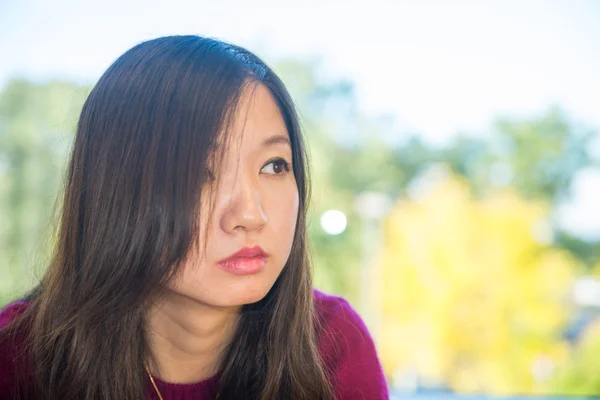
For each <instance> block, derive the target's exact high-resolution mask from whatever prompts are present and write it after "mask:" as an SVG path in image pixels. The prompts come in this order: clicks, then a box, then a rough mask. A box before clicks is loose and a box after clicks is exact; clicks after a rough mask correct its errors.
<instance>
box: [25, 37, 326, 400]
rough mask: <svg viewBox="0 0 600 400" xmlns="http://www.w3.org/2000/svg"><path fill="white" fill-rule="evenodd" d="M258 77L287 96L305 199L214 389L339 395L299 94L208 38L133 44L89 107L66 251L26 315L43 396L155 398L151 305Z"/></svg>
mask: <svg viewBox="0 0 600 400" xmlns="http://www.w3.org/2000/svg"><path fill="white" fill-rule="evenodd" d="M248 84H262V85H265V86H266V87H267V88H268V89H269V90H270V92H271V93H272V95H273V97H274V98H275V100H276V102H277V103H278V105H279V109H280V111H281V114H282V116H283V118H284V120H285V123H286V125H287V129H288V133H289V137H290V140H291V143H292V152H293V171H294V173H295V178H296V182H297V185H298V191H299V197H300V211H299V213H298V221H297V228H296V232H295V238H294V242H293V245H292V250H291V254H290V256H289V259H288V261H287V265H286V266H285V268H284V269H283V272H282V273H281V275H280V276H279V278H278V279H277V281H276V283H275V284H274V286H273V287H272V289H271V290H270V291H269V293H268V294H267V295H266V297H265V298H264V299H262V300H261V301H259V302H257V303H254V304H250V305H246V306H244V307H243V309H242V315H241V318H240V320H239V325H238V328H237V331H236V333H235V336H234V338H233V340H232V342H231V344H230V346H229V347H228V349H227V350H226V352H225V353H224V356H223V357H222V360H221V363H220V368H219V370H220V379H219V385H218V388H217V392H216V393H215V396H216V398H218V399H242V398H243V399H262V400H271V399H307V400H309V399H310V400H315V399H331V398H332V389H331V385H330V383H329V382H328V378H327V377H328V373H327V371H325V367H324V366H323V363H322V361H321V359H320V356H319V353H318V348H317V344H316V339H315V327H314V326H315V325H314V323H315V322H316V320H315V319H314V306H313V294H312V287H311V271H310V268H309V261H308V257H307V253H306V252H307V250H306V248H307V240H306V206H307V199H308V197H309V193H308V192H309V186H308V171H307V165H306V158H305V147H304V144H303V140H302V136H301V130H300V126H299V123H298V117H297V114H296V112H295V109H294V105H293V103H292V100H291V98H290V96H289V94H288V92H287V90H286V89H285V87H284V85H283V83H282V82H281V80H280V79H279V78H278V77H277V76H276V74H275V73H274V72H273V71H272V70H271V69H270V68H269V67H268V66H267V65H266V64H265V63H264V62H263V61H262V60H261V59H259V58H258V57H257V56H255V55H254V54H252V53H251V52H249V51H247V50H245V49H243V48H240V47H238V46H234V45H231V44H227V43H224V42H221V41H219V40H214V39H209V38H203V37H198V36H169V37H163V38H158V39H154V40H150V41H146V42H143V43H141V44H139V45H137V46H135V47H133V48H132V49H130V50H129V51H127V52H126V53H125V54H123V55H122V56H121V57H119V58H118V59H117V60H116V61H115V62H114V63H113V64H112V65H111V66H110V68H109V69H108V70H107V71H106V72H105V73H104V75H103V76H102V77H101V78H100V80H99V81H98V83H97V84H96V86H95V87H94V88H93V90H92V91H91V93H90V95H89V97H88V98H87V100H86V102H85V104H84V106H83V109H82V112H81V116H80V119H79V123H78V126H77V134H76V138H75V144H74V148H73V151H72V155H71V159H70V163H69V166H68V170H67V176H66V183H65V192H64V199H63V201H62V213H61V217H60V221H59V226H58V234H57V244H56V248H55V252H54V254H53V258H52V261H51V264H50V265H49V268H48V270H47V272H46V275H45V276H44V278H43V279H42V281H41V283H40V285H39V286H38V287H37V288H36V289H35V290H34V291H33V292H32V293H31V294H30V295H29V298H28V299H29V301H30V302H31V306H30V307H29V308H28V310H27V311H26V313H25V315H24V316H23V318H21V319H20V320H19V321H18V323H17V324H18V325H25V324H26V325H27V327H28V332H29V335H28V341H27V342H28V344H29V347H28V353H29V354H30V358H31V363H32V367H33V368H32V371H33V375H34V382H35V386H34V389H33V390H34V392H33V397H34V398H36V399H44V400H51V399H52V400H58V399H60V400H68V399H90V400H91V399H139V398H143V397H144V395H145V390H146V387H147V386H146V384H147V382H146V381H145V375H144V362H145V360H146V359H147V358H148V357H149V356H150V355H149V346H148V343H147V334H146V332H145V326H146V324H145V318H146V315H147V311H148V307H149V304H150V302H151V301H152V299H153V296H154V294H155V293H158V292H160V290H161V288H163V287H164V286H165V284H166V283H167V282H169V280H170V279H171V278H172V277H173V276H174V274H176V272H177V269H178V268H179V266H180V264H182V262H183V260H184V259H185V256H186V254H188V252H189V251H190V249H191V247H192V246H193V245H194V243H195V238H196V236H197V232H198V231H199V228H200V227H199V222H198V221H199V220H201V219H202V216H200V217H201V218H197V216H198V215H199V212H200V206H199V204H200V193H201V188H202V184H203V182H204V181H205V180H206V179H207V176H206V175H207V172H206V167H207V160H208V158H209V157H211V154H214V151H215V148H216V143H217V141H218V136H219V135H220V134H221V133H220V132H223V131H224V129H223V127H226V126H227V124H228V121H229V120H230V119H231V115H232V112H233V111H235V108H236V106H237V104H238V101H239V98H240V96H241V93H242V90H243V88H244V87H246V85H248Z"/></svg>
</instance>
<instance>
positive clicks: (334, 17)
mask: <svg viewBox="0 0 600 400" xmlns="http://www.w3.org/2000/svg"><path fill="white" fill-rule="evenodd" d="M185 33H195V34H203V35H208V36H213V37H218V38H221V39H225V40H228V41H231V42H234V43H236V44H240V45H242V46H245V47H248V48H249V49H250V50H252V51H254V52H256V53H257V54H259V55H260V56H262V57H263V58H264V59H265V60H266V61H267V62H268V63H269V64H271V65H272V66H273V67H274V68H275V69H276V70H277V71H278V72H279V74H280V75H281V76H282V78H283V79H284V81H285V82H286V83H287V85H288V87H289V89H290V90H291V92H292V95H293V97H294V99H295V101H296V103H297V105H298V108H299V110H300V113H301V115H302V121H303V125H304V128H305V132H306V135H307V138H308V142H309V145H310V154H311V159H312V165H313V184H314V192H313V203H312V209H311V214H310V226H309V228H310V234H311V238H312V247H313V253H314V256H313V258H314V264H315V273H316V286H317V287H318V288H320V289H322V290H325V291H328V292H331V293H337V294H340V295H343V296H345V297H346V298H347V299H348V300H349V301H350V302H351V303H352V304H353V305H354V306H355V307H356V308H357V310H358V311H359V312H360V313H361V315H362V316H363V318H364V319H365V321H366V323H367V324H368V326H369V328H370V330H371V332H372V334H373V336H374V338H375V340H376V343H377V346H378V350H379V353H380V356H381V360H382V362H383V366H384V369H385V373H386V375H387V377H388V379H389V384H390V388H391V389H392V393H393V396H394V398H398V399H410V398H438V399H450V398H461V396H466V395H473V394H477V395H478V396H482V398H483V396H492V395H511V396H523V397H528V396H538V397H547V396H580V397H592V396H595V395H600V357H599V356H598V354H600V212H599V210H598V208H599V207H598V204H599V200H600V165H599V164H600V135H599V134H598V131H599V129H600V108H599V105H600V77H599V76H598V71H600V2H599V1H593V0H590V1H585V0H581V1H575V0H573V1H568V0H564V1H550V0H548V1H528V2H522V1H486V2H483V1H470V2H467V1H382V0H369V1H365V0H361V1H341V0H340V1H334V0H331V1H316V0H304V1H302V2H291V1H266V0H255V1H252V2H246V1H242V0H237V1H236V0H220V1H218V2H217V1H210V2H209V1H201V0H193V1H192V0H190V1H169V2H167V1H155V0H143V1H142V0H118V1H117V0H105V1H103V2H95V3H91V2H81V1H75V0H55V1H52V2H48V1H41V0H39V1H38V0H22V1H16V0H15V1H10V0H3V1H0V38H1V39H0V305H4V304H5V303H7V302H9V301H11V300H13V299H15V298H17V297H18V296H19V295H21V294H22V293H24V291H26V290H27V289H28V288H29V287H31V285H32V284H33V283H34V282H35V279H36V277H38V276H39V275H40V274H41V273H42V272H43V270H44V268H45V266H46V263H47V260H48V252H49V249H50V248H51V246H52V238H51V235H50V232H51V228H52V224H53V221H54V220H53V218H52V210H53V207H54V203H55V199H56V195H57V193H58V192H59V190H60V185H61V182H62V179H63V178H62V174H63V172H64V167H65V162H66V159H67V157H68V154H69V150H70V147H71V143H72V139H73V132H74V128H75V125H76V121H77V117H78V114H79V111H80V108H81V105H82V103H83V101H84V100H85V98H86V95H87V94H88V93H89V91H90V89H91V87H92V86H93V85H94V83H95V82H96V80H97V79H98V78H99V76H100V75H101V73H102V72H103V71H104V70H105V69H106V68H107V67H108V66H109V65H110V63H111V62H112V61H113V60H114V59H115V58H116V57H118V56H119V55H120V54H122V53H123V52H124V51H126V50H127V49H128V48H130V47H131V46H133V45H135V44H137V43H139V42H140V41H142V40H146V39H150V38H154V37H157V36H162V35H168V34H185ZM434 396H436V397H434ZM469 398H479V397H472V396H471V397H469Z"/></svg>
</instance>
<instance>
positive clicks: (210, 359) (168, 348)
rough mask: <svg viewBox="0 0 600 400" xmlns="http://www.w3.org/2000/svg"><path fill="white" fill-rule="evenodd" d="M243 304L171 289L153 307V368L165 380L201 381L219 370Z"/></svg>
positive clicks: (151, 369) (150, 325)
mask: <svg viewBox="0 0 600 400" xmlns="http://www.w3.org/2000/svg"><path fill="white" fill-rule="evenodd" d="M239 312H240V308H239V307H232V308H226V307H214V306H210V305H208V304H204V303H200V302H198V301H196V300H194V299H191V298H189V297H185V296H182V295H179V294H177V293H174V292H168V293H167V294H166V295H165V296H163V297H161V299H160V300H159V301H158V302H156V303H155V304H154V305H153V306H152V307H151V309H150V313H149V318H148V328H149V345H150V351H151V354H152V357H151V360H152V361H151V362H150V363H149V368H150V371H151V372H152V374H153V375H154V376H157V377H159V378H160V379H161V380H163V381H167V382H172V383H193V382H198V381H201V380H204V379H207V378H210V377H211V376H213V375H215V374H216V373H217V372H218V368H219V362H220V360H221V356H222V354H223V351H224V350H225V349H226V348H227V346H228V345H229V343H230V341H231V339H232V336H233V333H234V332H235V328H236V327H237V321H238V316H239Z"/></svg>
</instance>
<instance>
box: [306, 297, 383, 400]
mask: <svg viewBox="0 0 600 400" xmlns="http://www.w3.org/2000/svg"><path fill="white" fill-rule="evenodd" d="M314 299H315V313H316V319H317V321H316V335H317V342H318V345H319V351H320V354H321V358H322V360H323V363H324V366H325V369H326V371H327V372H328V375H329V378H330V380H331V383H332V385H333V388H334V392H335V398H336V399H345V400H346V399H348V400H351V399H357V400H363V399H373V400H381V399H388V398H389V393H388V387H387V382H386V379H385V375H384V373H383V369H382V366H381V363H380V360H379V357H378V355H377V350H376V348H375V343H374V341H373V338H372V337H371V334H370V333H369V330H368V328H367V326H366V325H365V323H364V321H363V319H362V318H361V317H360V315H359V314H358V313H357V312H356V310H355V309H354V308H353V307H352V306H351V305H350V303H349V302H348V301H347V300H346V299H344V298H343V297H340V296H334V295H330V294H326V293H323V292H321V291H319V290H316V289H315V290H314Z"/></svg>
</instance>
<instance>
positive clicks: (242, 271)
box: [219, 246, 268, 275]
mask: <svg viewBox="0 0 600 400" xmlns="http://www.w3.org/2000/svg"><path fill="white" fill-rule="evenodd" d="M267 257H268V255H267V254H266V253H265V252H264V251H263V249H261V248H260V247H259V246H254V247H244V248H242V249H240V250H239V251H237V252H236V253H234V254H232V255H231V256H229V257H228V258H226V259H224V260H221V261H219V266H220V267H221V268H223V269H224V270H225V271H228V272H231V273H233V274H236V275H249V274H256V273H258V272H260V271H262V270H263V269H264V267H265V264H266V258H267Z"/></svg>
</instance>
